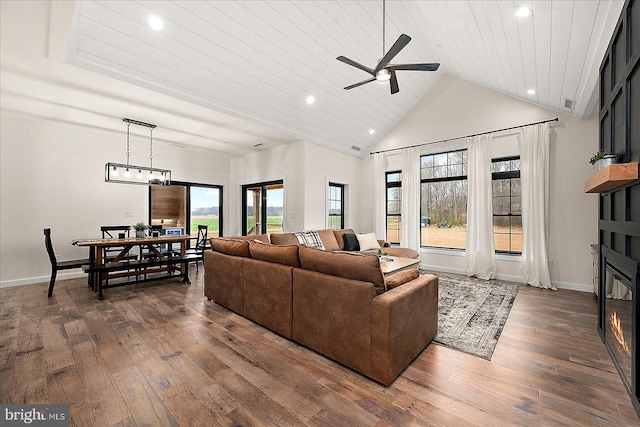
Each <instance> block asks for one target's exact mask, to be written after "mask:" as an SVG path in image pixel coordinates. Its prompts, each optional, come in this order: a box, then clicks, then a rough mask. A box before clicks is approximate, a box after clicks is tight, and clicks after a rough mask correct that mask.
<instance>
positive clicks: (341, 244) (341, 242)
mask: <svg viewBox="0 0 640 427" xmlns="http://www.w3.org/2000/svg"><path fill="white" fill-rule="evenodd" d="M344 233H347V234H356V232H355V231H353V230H352V229H350V228H345V229H343V230H333V235H334V236H335V237H336V242H338V249H339V250H341V251H344V238H343V237H342V235H343V234H344Z"/></svg>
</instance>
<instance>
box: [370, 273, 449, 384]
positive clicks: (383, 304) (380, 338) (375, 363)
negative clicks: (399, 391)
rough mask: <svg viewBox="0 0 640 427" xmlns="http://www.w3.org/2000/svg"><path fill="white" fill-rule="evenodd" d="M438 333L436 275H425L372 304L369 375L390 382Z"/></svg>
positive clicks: (386, 294) (385, 382)
mask: <svg viewBox="0 0 640 427" xmlns="http://www.w3.org/2000/svg"><path fill="white" fill-rule="evenodd" d="M437 332H438V278H437V277H436V276H434V275H431V274H425V275H422V276H420V277H418V278H417V279H414V280H412V281H411V282H408V283H405V284H404V285H402V286H399V287H397V288H394V289H392V290H390V291H387V292H385V293H383V294H381V295H378V296H377V297H375V298H374V299H373V300H372V303H371V377H372V378H373V379H375V380H376V381H379V382H381V383H382V384H385V385H389V384H390V383H391V381H393V379H394V378H395V377H397V376H398V374H400V372H402V370H403V369H404V368H405V367H406V366H407V365H408V364H409V363H411V361H412V360H413V359H414V358H415V357H416V356H417V355H418V354H420V352H421V351H422V350H423V349H424V348H425V347H426V346H427V345H428V344H429V343H430V342H431V340H432V339H433V338H434V337H435V335H436V333H437Z"/></svg>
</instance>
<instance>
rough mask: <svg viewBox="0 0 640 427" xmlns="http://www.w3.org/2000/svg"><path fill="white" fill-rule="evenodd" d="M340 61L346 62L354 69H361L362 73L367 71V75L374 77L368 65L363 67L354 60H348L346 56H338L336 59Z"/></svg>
mask: <svg viewBox="0 0 640 427" xmlns="http://www.w3.org/2000/svg"><path fill="white" fill-rule="evenodd" d="M336 59H337V60H338V61H341V62H344V63H345V64H348V65H351V66H352V67H356V68H359V69H361V70H362V71H366V72H367V73H369V74H371V75H373V70H372V69H371V68H369V67H367V66H366V65H362V64H360V63H359V62H356V61H354V60H353V59H349V58H346V57H344V56H338V57H337V58H336Z"/></svg>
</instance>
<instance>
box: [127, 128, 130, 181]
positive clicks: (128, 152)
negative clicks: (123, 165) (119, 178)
mask: <svg viewBox="0 0 640 427" xmlns="http://www.w3.org/2000/svg"><path fill="white" fill-rule="evenodd" d="M130 127H131V123H127V170H128V169H129V154H130V151H129V128H130Z"/></svg>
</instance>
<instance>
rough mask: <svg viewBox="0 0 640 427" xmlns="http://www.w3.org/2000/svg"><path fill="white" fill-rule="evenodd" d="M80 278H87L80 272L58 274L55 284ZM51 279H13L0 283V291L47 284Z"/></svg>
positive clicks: (49, 277) (46, 277)
mask: <svg viewBox="0 0 640 427" xmlns="http://www.w3.org/2000/svg"><path fill="white" fill-rule="evenodd" d="M82 277H87V274H86V273H83V272H82V271H78V272H76V273H73V272H69V273H58V276H57V277H56V282H58V281H59V280H69V279H78V278H82ZM50 279H51V276H50V275H47V276H40V277H28V278H26V279H15V280H4V281H2V282H0V289H2V288H12V287H14V286H24V285H35V284H37V283H49V280H50Z"/></svg>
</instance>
